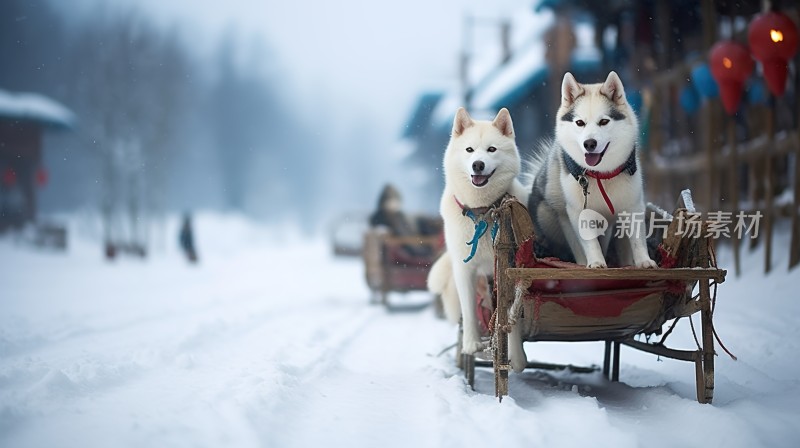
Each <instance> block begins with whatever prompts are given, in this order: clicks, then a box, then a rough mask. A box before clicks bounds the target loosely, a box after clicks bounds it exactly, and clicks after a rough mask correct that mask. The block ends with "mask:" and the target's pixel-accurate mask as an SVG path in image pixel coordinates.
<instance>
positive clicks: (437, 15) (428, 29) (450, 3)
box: [76, 0, 534, 137]
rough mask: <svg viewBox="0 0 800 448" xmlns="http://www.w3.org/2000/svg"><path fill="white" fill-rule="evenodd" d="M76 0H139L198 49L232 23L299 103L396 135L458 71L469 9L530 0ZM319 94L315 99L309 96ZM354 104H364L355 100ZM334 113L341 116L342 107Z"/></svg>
mask: <svg viewBox="0 0 800 448" xmlns="http://www.w3.org/2000/svg"><path fill="white" fill-rule="evenodd" d="M76 3H77V5H76V7H79V8H94V7H97V6H98V5H99V4H109V5H128V4H135V5H138V6H139V7H140V8H141V9H144V10H146V11H148V12H150V13H152V14H153V16H154V17H156V18H157V19H158V20H159V21H160V22H162V23H164V24H166V25H169V24H172V23H174V24H177V25H178V26H179V27H180V28H181V29H182V30H183V31H184V34H186V36H187V37H188V38H189V40H190V41H193V42H195V43H196V44H197V46H198V47H200V48H201V51H202V49H207V50H211V51H213V48H210V47H213V46H214V45H215V41H216V40H217V39H218V37H219V36H220V35H221V34H222V33H223V32H225V30H226V29H228V28H233V29H235V30H236V32H237V33H238V34H239V35H240V36H241V37H242V38H243V40H244V41H249V40H250V38H249V37H248V36H249V35H252V36H254V38H255V39H262V38H263V39H264V44H263V45H264V47H265V48H267V49H270V50H272V51H274V52H275V53H276V54H277V55H278V58H279V64H280V66H281V69H282V71H283V72H284V73H286V74H287V75H288V76H289V78H290V79H291V80H292V83H293V87H294V90H298V91H299V92H298V94H302V95H303V98H298V100H299V101H301V102H302V103H303V104H304V105H313V104H315V103H318V102H333V103H334V104H336V103H339V104H342V103H344V104H343V105H344V106H345V107H343V108H342V110H341V113H342V114H343V115H344V116H345V117H347V116H349V115H350V114H351V113H358V112H356V111H358V110H363V111H364V112H366V113H368V114H369V115H370V116H371V117H372V118H373V120H374V119H375V118H376V117H381V118H382V119H380V120H379V123H378V126H380V127H381V130H382V132H384V133H389V134H391V136H392V137H396V136H397V135H398V133H399V132H400V130H399V127H400V126H401V125H402V123H403V121H404V119H405V117H406V115H407V114H408V112H409V109H410V108H411V106H412V105H413V102H414V100H415V99H416V95H417V94H418V93H419V92H420V90H421V89H424V88H428V87H431V86H438V85H441V84H442V83H452V82H453V81H454V80H455V78H456V75H457V56H458V51H459V49H460V44H461V33H462V19H463V16H464V14H465V13H467V12H469V13H470V14H474V15H479V16H482V17H501V16H510V15H512V14H515V13H517V14H519V13H520V12H526V13H528V12H529V11H530V9H531V8H532V7H533V4H534V0H493V1H491V2H486V1H480V0H405V1H376V0H336V1H324V0H281V1H279V0H223V1H220V0H79V1H78V2H76ZM315 98H316V99H315ZM353 106H360V107H355V108H354V107H353ZM338 118H340V119H341V118H343V117H342V116H339V117H338Z"/></svg>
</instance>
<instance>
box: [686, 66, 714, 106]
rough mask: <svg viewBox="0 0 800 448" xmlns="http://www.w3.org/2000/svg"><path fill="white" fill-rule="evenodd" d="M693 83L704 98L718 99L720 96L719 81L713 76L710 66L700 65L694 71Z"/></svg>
mask: <svg viewBox="0 0 800 448" xmlns="http://www.w3.org/2000/svg"><path fill="white" fill-rule="evenodd" d="M692 82H693V83H694V85H695V87H697V92H698V93H700V95H702V96H703V97H704V98H711V99H713V98H716V97H718V96H719V86H717V81H715V80H714V77H713V76H711V69H710V68H709V67H708V64H700V65H697V66H695V68H693V69H692Z"/></svg>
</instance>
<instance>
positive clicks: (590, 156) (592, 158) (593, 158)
mask: <svg viewBox="0 0 800 448" xmlns="http://www.w3.org/2000/svg"><path fill="white" fill-rule="evenodd" d="M584 157H585V158H586V164H587V165H589V166H597V164H598V163H600V159H602V158H603V153H602V152H600V153H595V152H592V153H586V154H584Z"/></svg>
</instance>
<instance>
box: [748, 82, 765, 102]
mask: <svg viewBox="0 0 800 448" xmlns="http://www.w3.org/2000/svg"><path fill="white" fill-rule="evenodd" d="M767 99H769V92H767V85H766V84H764V81H763V80H761V79H753V80H751V81H750V84H748V85H747V102H748V103H749V104H753V105H756V104H766V103H767Z"/></svg>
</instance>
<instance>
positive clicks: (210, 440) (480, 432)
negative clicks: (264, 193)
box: [0, 215, 800, 448]
mask: <svg viewBox="0 0 800 448" xmlns="http://www.w3.org/2000/svg"><path fill="white" fill-rule="evenodd" d="M173 227H174V226H171V227H170V228H169V229H168V230H169V231H170V232H171V233H168V234H174V232H173V230H174V228H173ZM196 232H197V238H198V246H199V251H200V257H201V261H202V263H201V264H200V265H199V266H189V265H187V264H186V263H185V262H184V261H183V259H182V258H181V257H180V254H179V253H177V251H176V250H174V249H172V248H169V249H168V250H166V251H165V252H164V253H162V254H158V255H156V256H154V257H152V258H151V259H150V260H148V261H147V262H142V261H139V260H136V259H131V258H127V259H125V258H123V259H120V260H117V261H116V262H115V263H107V262H105V261H104V260H103V259H102V258H101V257H100V249H99V247H98V246H97V245H96V244H93V243H90V242H88V241H86V240H82V239H80V238H78V239H77V240H75V239H73V240H72V241H71V248H70V250H69V252H67V253H52V252H41V251H35V250H34V249H32V248H30V247H26V246H23V245H19V244H16V243H14V242H13V241H12V239H10V238H5V239H0V446H2V447H81V448H89V447H95V446H96V447H118V446H123V447H128V446H130V447H149V446H153V447H155V446H158V447H168V446H193V447H196V446H209V447H217V446H235V447H250V446H266V447H308V446H347V447H353V446H356V447H361V446H363V447H375V446H379V447H407V446H414V447H440V446H444V447H450V446H452V447H464V446H523V444H524V446H613V447H628V446H631V447H633V446H647V447H651V446H655V447H658V446H663V447H674V446H724V447H726V448H730V447H753V446H796V443H797V441H798V440H800V425H798V423H797V422H800V381H799V380H798V379H799V378H800V373H798V372H800V360H799V359H798V355H800V342H798V334H797V332H796V331H795V330H796V329H797V327H798V316H800V300H798V294H797V292H796V290H797V285H798V283H799V281H800V270H797V269H796V270H795V271H794V272H792V273H787V272H786V271H785V266H786V260H785V252H786V250H785V248H786V247H787V245H788V240H787V239H786V238H785V235H779V236H778V238H777V241H776V245H775V247H776V248H777V249H776V260H775V262H776V266H777V268H776V272H774V273H773V274H771V275H770V276H768V277H763V276H762V274H761V270H762V266H763V261H762V254H761V251H760V250H756V251H755V252H754V253H752V254H745V260H744V263H743V265H744V266H747V267H748V269H747V270H746V272H745V274H744V275H743V276H742V278H740V279H735V278H733V276H732V275H731V276H729V280H728V281H727V282H725V283H724V284H723V285H721V286H720V289H719V300H718V308H717V314H716V323H717V329H718V331H719V334H720V336H721V337H722V338H723V341H724V342H725V343H726V345H727V346H728V347H729V348H730V349H731V350H732V351H733V352H734V353H735V354H736V355H738V357H739V360H738V361H733V360H731V359H730V358H728V357H727V355H725V354H724V353H722V352H720V356H718V357H717V360H716V373H717V375H716V389H715V397H714V404H713V405H701V404H698V403H697V402H696V401H695V398H694V395H695V392H694V390H695V386H694V367H693V365H691V364H689V363H684V362H680V361H672V360H665V359H661V360H660V359H658V358H657V357H655V356H653V355H648V354H644V353H640V352H635V351H633V350H631V349H628V348H623V349H622V366H621V380H622V382H621V383H610V382H608V381H606V380H604V379H603V378H602V377H601V375H600V374H599V373H597V374H583V375H581V374H567V373H551V372H542V371H526V372H524V373H522V374H519V375H513V374H512V377H511V382H510V391H511V395H510V397H508V398H506V399H504V400H503V402H502V403H498V402H497V400H496V399H495V398H494V397H493V377H492V374H491V372H490V371H488V370H479V371H478V372H477V384H476V390H475V391H472V390H470V389H469V388H468V387H467V386H466V385H465V382H464V380H463V379H462V377H461V375H460V373H459V372H458V371H457V370H456V368H455V367H454V365H453V352H452V351H449V352H447V353H445V354H444V355H442V356H437V354H438V353H439V352H440V351H441V350H442V349H444V348H445V347H447V346H448V345H450V344H451V343H452V342H453V340H454V337H455V329H454V328H453V327H451V326H450V325H448V324H447V323H445V322H444V321H441V320H437V319H436V318H435V317H434V315H433V311H432V310H431V309H425V310H422V311H420V312H416V313H389V312H387V310H386V309H384V308H382V307H378V306H370V305H368V304H367V302H368V291H367V289H366V287H365V285H364V281H363V267H362V265H361V263H360V261H358V260H353V259H350V260H347V259H345V260H343V259H334V258H333V257H332V256H331V255H330V248H329V247H328V245H327V243H326V242H325V241H321V240H319V241H304V240H303V239H302V238H300V237H297V236H291V235H289V236H286V232H283V231H276V230H275V229H265V228H259V227H258V226H255V225H252V224H250V223H247V222H246V221H244V220H241V219H235V218H231V217H220V216H212V215H203V216H201V217H200V218H199V219H198V222H197V223H196ZM73 233H74V232H73ZM729 260H730V255H729V254H728V253H727V252H725V251H724V250H722V251H721V253H720V261H721V264H722V265H723V267H725V266H730V263H729ZM425 298H426V297H424V296H421V295H416V296H412V297H403V296H394V297H392V300H393V302H396V303H400V304H402V303H404V302H407V301H412V300H417V301H419V300H422V299H425ZM671 342H672V344H673V345H676V346H677V347H679V348H687V349H691V348H692V347H693V346H694V342H693V340H692V336H691V331H690V329H689V327H688V324H685V323H681V324H680V325H679V326H678V328H677V329H676V331H675V333H674V334H673V336H672V337H671ZM527 350H528V354H529V356H530V357H531V358H532V359H536V360H541V361H549V362H563V363H572V364H578V365H591V364H600V363H601V362H602V352H603V349H602V344H600V343H573V344H567V343H560V344H559V343H539V344H529V345H528V347H527Z"/></svg>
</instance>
